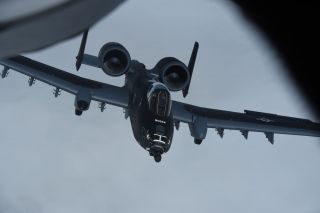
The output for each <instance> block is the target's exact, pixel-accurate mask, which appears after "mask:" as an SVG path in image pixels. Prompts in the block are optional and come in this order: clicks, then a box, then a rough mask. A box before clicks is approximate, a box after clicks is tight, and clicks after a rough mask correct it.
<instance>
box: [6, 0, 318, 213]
mask: <svg viewBox="0 0 320 213" xmlns="http://www.w3.org/2000/svg"><path fill="white" fill-rule="evenodd" d="M181 5H183V9H182V8H181ZM177 11H179V12H178V13H177ZM124 25H125V26H127V27H124ZM80 40H81V38H80V37H78V38H77V39H74V40H70V41H68V42H64V43H63V44H60V45H57V46H56V47H54V48H50V49H48V50H46V51H41V52H39V53H35V54H32V55H28V56H29V57H32V58H34V59H37V60H40V61H42V62H45V63H49V64H50V65H54V66H57V67H58V68H61V69H65V70H75V69H74V64H75V58H74V57H75V56H76V54H77V51H78V47H79V44H80ZM195 40H198V41H199V42H200V49H199V55H198V61H197V64H196V66H195V71H194V73H193V81H192V83H191V87H190V91H189V96H188V98H187V99H185V100H184V101H186V102H188V103H196V104H197V105H201V106H205V107H214V108H218V109H225V110H233V111H239V112H241V111H243V109H251V110H255V111H263V112H270V113H275V114H282V115H288V116H296V117H305V118H308V119H313V116H312V115H311V114H310V112H309V108H308V107H307V106H306V104H305V103H303V102H302V101H301V98H300V97H299V96H298V95H297V91H296V90H295V88H293V87H292V86H291V85H290V84H289V83H288V82H287V81H286V78H285V76H283V73H282V72H281V71H282V69H283V67H282V66H281V64H280V63H279V61H278V58H277V56H276V55H273V51H272V50H270V49H269V46H268V44H266V43H265V42H263V41H262V40H261V39H260V38H259V36H258V35H257V34H256V33H255V31H254V30H253V29H252V28H251V27H250V26H248V25H247V24H246V23H245V22H244V21H243V19H242V18H241V16H240V15H239V14H238V13H237V11H236V10H235V8H233V7H232V5H228V4H226V3H225V1H207V0H201V1H193V0H175V1H171V0H164V1H150V0H143V1H142V0H141V1H129V2H127V3H126V4H124V5H123V7H121V8H120V9H119V10H118V11H117V12H116V13H113V14H112V15H111V16H110V17H109V18H108V19H104V20H103V21H101V22H100V23H99V24H98V25H97V26H96V27H95V28H94V29H92V31H91V32H90V34H89V38H88V46H87V53H89V54H94V53H97V52H98V51H99V48H100V47H101V46H102V45H103V43H105V42H107V41H118V42H120V43H122V44H123V45H124V46H125V47H126V48H127V49H128V50H129V52H130V54H131V56H132V58H136V59H139V60H141V61H144V62H145V63H146V65H147V67H149V68H150V67H153V66H154V65H155V64H156V62H157V61H158V60H159V59H160V58H161V57H165V56H168V55H171V56H174V57H177V58H178V59H180V60H182V61H183V62H187V61H188V59H189V56H190V51H191V48H192V45H193V42H194V41H195ZM74 73H76V72H75V71H74ZM76 74H79V75H81V76H85V77H90V78H93V79H95V80H99V81H104V82H108V83H115V84H116V85H122V83H123V81H124V79H123V78H121V77H120V78H111V77H108V76H106V75H105V74H104V73H103V72H102V71H100V70H97V69H94V68H89V67H86V66H83V67H82V68H81V69H80V71H79V72H77V73H76ZM230 79H233V80H230ZM27 80H28V79H27V78H26V77H25V76H23V75H21V74H19V73H14V72H10V74H9V76H8V78H7V79H6V80H5V81H1V83H0V96H1V99H0V104H1V112H0V118H1V124H0V129H1V130H0V131H1V134H2V138H1V140H0V173H1V175H0V212H6V213H7V212H9V213H11V212H62V213H63V212H182V211H184V212H210V213H211V212H246V213H248V212H249V213H251V212H252V213H253V212H262V213H263V212H268V213H269V212H291V213H292V212H293V213H295V212H297V213H300V212H310V213H316V212H319V210H320V205H319V197H320V185H319V180H320V173H319V169H318V168H319V163H320V155H319V143H318V142H319V141H318V139H315V138H310V137H299V136H282V135H276V136H275V137H276V138H275V145H274V146H272V145H270V144H269V143H268V142H266V141H267V140H266V139H265V136H264V135H263V134H261V133H260V134H259V133H256V134H255V133H250V134H249V138H248V140H247V141H246V140H245V139H244V138H243V137H242V135H241V133H240V132H238V131H237V132H236V131H225V135H224V138H223V139H220V137H219V136H218V135H217V134H216V132H215V131H214V130H209V131H208V134H207V138H206V140H205V141H204V142H203V143H202V145H201V146H196V145H194V144H193V139H192V138H191V137H190V133H189V128H188V126H187V125H185V124H181V126H180V130H179V131H178V132H176V133H175V136H174V141H173V145H172V148H171V150H170V152H169V153H168V154H167V155H166V156H164V159H163V161H162V162H161V163H160V164H156V163H155V162H153V160H152V159H150V157H149V156H147V153H146V152H145V151H144V150H142V149H141V148H140V147H139V146H138V145H137V144H136V143H135V142H134V138H133V136H132V133H131V129H130V124H129V121H128V120H125V119H123V114H122V109H120V108H116V107H111V106H110V107H107V109H106V110H105V112H104V113H101V112H100V111H99V109H98V104H96V103H92V104H91V107H90V110H89V111H88V112H86V113H85V114H84V116H83V117H81V118H78V117H76V116H75V115H74V112H73V111H74V108H73V101H74V96H72V95H68V94H66V93H62V95H61V96H60V97H59V98H58V99H54V98H53V95H52V94H51V92H52V88H50V87H49V86H47V85H45V84H42V83H38V82H36V84H35V85H34V86H33V87H32V88H29V87H28V84H27ZM8 88H14V90H9V89H8ZM173 98H174V99H176V100H180V101H181V100H183V98H182V95H181V93H179V92H178V93H175V94H174V95H173ZM95 108H96V109H95Z"/></svg>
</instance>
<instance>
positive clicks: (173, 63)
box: [156, 57, 190, 91]
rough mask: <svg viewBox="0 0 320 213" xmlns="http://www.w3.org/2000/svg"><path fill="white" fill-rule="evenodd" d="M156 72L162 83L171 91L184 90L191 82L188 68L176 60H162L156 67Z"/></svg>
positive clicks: (170, 58)
mask: <svg viewBox="0 0 320 213" xmlns="http://www.w3.org/2000/svg"><path fill="white" fill-rule="evenodd" d="M156 71H157V72H158V74H159V78H160V81H161V82H162V83H164V84H165V85H166V86H167V87H168V89H169V90H171V91H179V90H183V89H184V88H185V87H186V86H187V85H188V84H189V82H190V72H189V70H188V68H187V66H186V65H185V64H184V63H182V62H181V61H179V60H178V59H176V58H172V57H166V58H163V59H161V60H160V61H159V62H158V63H157V65H156Z"/></svg>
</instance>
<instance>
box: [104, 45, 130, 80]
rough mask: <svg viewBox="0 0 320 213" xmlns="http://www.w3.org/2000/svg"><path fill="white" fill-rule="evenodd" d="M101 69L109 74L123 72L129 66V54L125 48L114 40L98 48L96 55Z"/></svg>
mask: <svg viewBox="0 0 320 213" xmlns="http://www.w3.org/2000/svg"><path fill="white" fill-rule="evenodd" d="M98 58H99V61H100V66H101V68H102V70H103V71H104V72H105V73H106V74H108V75H111V76H120V75H123V74H125V73H126V72H127V71H128V70H129V67H130V62H131V58H130V54H129V52H128V51H127V49H126V48H124V47H123V46H122V45H121V44H119V43H116V42H110V43H107V44H105V45H103V47H102V48H101V49H100V52H99V55H98Z"/></svg>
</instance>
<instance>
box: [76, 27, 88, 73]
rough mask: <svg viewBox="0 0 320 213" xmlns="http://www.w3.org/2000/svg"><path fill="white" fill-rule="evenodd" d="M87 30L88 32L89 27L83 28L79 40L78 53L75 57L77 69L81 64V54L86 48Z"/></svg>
mask: <svg viewBox="0 0 320 213" xmlns="http://www.w3.org/2000/svg"><path fill="white" fill-rule="evenodd" d="M88 32H89V29H87V30H85V31H84V32H83V35H82V40H81V45H80V49H79V52H78V55H77V57H76V59H77V61H76V68H77V70H79V69H80V67H81V64H82V60H83V55H84V50H85V48H86V43H87V37H88Z"/></svg>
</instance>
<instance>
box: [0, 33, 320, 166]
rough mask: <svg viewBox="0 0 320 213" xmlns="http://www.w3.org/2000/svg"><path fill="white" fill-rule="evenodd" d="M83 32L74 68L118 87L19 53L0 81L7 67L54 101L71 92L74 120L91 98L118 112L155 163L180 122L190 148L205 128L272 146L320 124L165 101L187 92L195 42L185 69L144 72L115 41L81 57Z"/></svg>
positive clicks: (319, 129) (175, 65)
mask: <svg viewBox="0 0 320 213" xmlns="http://www.w3.org/2000/svg"><path fill="white" fill-rule="evenodd" d="M87 34H88V31H86V32H85V33H84V34H83V38H82V42H81V46H80V50H79V53H78V56H77V63H76V68H77V69H79V68H80V66H81V64H86V65H89V66H94V67H97V68H100V69H102V70H103V72H104V73H106V74H107V75H110V76H121V75H125V84H124V86H123V87H116V86H113V85H109V84H105V83H103V82H98V81H93V80H90V79H86V78H82V77H79V76H77V75H73V74H71V73H69V72H65V71H62V70H59V69H57V68H54V67H51V66H48V65H46V64H43V63H40V62H37V61H34V60H32V59H29V58H26V57H24V56H20V55H18V56H14V57H10V58H5V59H0V64H2V65H3V66H4V69H3V71H2V78H5V77H6V76H7V74H8V70H9V69H12V70H16V71H18V72H20V73H23V74H25V75H27V76H29V77H30V78H29V85H30V86H32V85H33V84H34V82H35V80H39V81H42V82H45V83H47V84H50V85H52V86H54V87H55V90H54V96H55V97H57V96H59V95H60V92H61V90H64V91H66V92H69V93H71V94H74V95H75V102H74V106H75V114H76V115H78V116H80V115H81V114H82V113H83V111H86V110H88V109H89V106H90V102H91V101H92V100H93V101H98V102H100V109H101V111H103V110H104V109H105V106H106V104H111V105H115V106H118V107H122V108H124V112H125V118H128V117H129V118H130V121H131V126H132V130H133V134H134V137H135V139H136V140H137V142H138V143H139V144H140V145H141V146H142V147H143V148H144V149H145V150H147V151H148V152H149V154H150V156H153V157H154V159H155V161H156V162H160V161H161V156H162V154H164V153H166V152H168V151H169V149H170V146H171V143H172V137H173V132H174V127H176V129H178V128H179V124H180V122H183V123H187V124H188V125H189V129H190V132H191V136H192V137H193V138H194V142H195V144H201V142H202V140H203V139H204V138H205V137H206V134H207V129H208V128H215V129H216V130H217V133H218V134H219V135H220V136H221V137H223V135H224V130H225V129H229V130H238V131H240V132H241V134H242V135H243V136H244V137H245V138H246V139H247V138H248V133H249V131H253V132H262V133H264V134H265V136H266V138H267V139H268V141H269V142H270V143H272V144H273V143H274V134H291V135H305V136H314V137H319V136H320V124H319V123H315V122H312V121H310V120H306V119H300V118H293V117H285V116H280V115H275V114H268V113H262V112H255V111H248V110H245V111H244V113H237V112H229V111H223V110H216V109H208V108H203V107H198V106H193V105H190V104H185V103H181V102H177V101H173V100H171V95H170V92H173V91H182V94H183V96H184V97H186V96H187V94H188V90H189V86H190V81H191V77H192V73H193V68H194V65H195V61H196V56H197V52H198V48H199V45H198V43H197V42H196V43H195V45H194V48H193V51H192V54H191V58H190V61H189V64H188V65H187V66H186V65H185V64H184V63H182V62H181V61H179V60H178V59H176V58H173V57H166V58H163V59H161V60H160V61H159V62H158V63H157V64H156V66H155V67H154V68H153V69H151V70H148V69H146V67H145V65H144V64H142V63H140V62H139V61H137V60H131V57H130V55H129V52H128V51H127V50H126V49H125V48H124V47H123V46H122V45H121V44H119V43H107V44H105V45H104V46H103V47H102V48H101V49H100V52H99V54H98V56H93V55H88V54H84V49H85V44H86V40H87Z"/></svg>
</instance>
